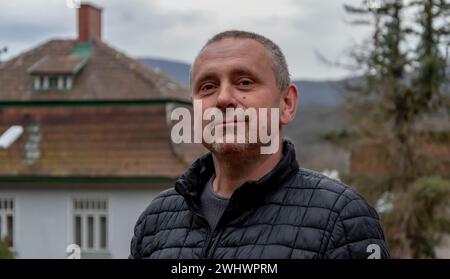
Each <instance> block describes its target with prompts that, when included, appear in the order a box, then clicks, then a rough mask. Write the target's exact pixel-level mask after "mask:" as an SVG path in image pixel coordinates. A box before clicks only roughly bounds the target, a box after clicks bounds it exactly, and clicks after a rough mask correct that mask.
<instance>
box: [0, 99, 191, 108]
mask: <svg viewBox="0 0 450 279" xmlns="http://www.w3.org/2000/svg"><path fill="white" fill-rule="evenodd" d="M168 103H175V104H180V105H192V103H191V102H190V101H181V100H172V99H156V100H142V99H135V100H60V101H48V100H46V101H36V100H33V101H1V100H0V108H35V107H116V106H118V107H122V106H152V105H164V104H168Z"/></svg>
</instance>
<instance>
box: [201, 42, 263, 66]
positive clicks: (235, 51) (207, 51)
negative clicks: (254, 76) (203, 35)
mask: <svg viewBox="0 0 450 279" xmlns="http://www.w3.org/2000/svg"><path fill="white" fill-rule="evenodd" d="M236 59H248V60H253V61H254V62H255V63H257V64H260V63H270V58H269V52H268V51H267V49H266V48H265V47H264V46H263V45H262V44H261V43H259V42H257V41H255V40H252V39H247V38H245V39H242V38H225V39H222V40H220V41H217V42H213V43H211V44H210V45H208V46H206V47H205V48H204V49H203V50H202V51H201V52H200V53H199V55H198V56H197V58H196V59H195V61H194V64H193V69H192V70H193V73H194V72H198V70H199V66H200V67H201V66H202V65H205V64H208V62H211V63H213V62H221V61H223V62H226V61H236ZM247 66H250V67H251V66H252V65H247ZM255 66H256V65H255Z"/></svg>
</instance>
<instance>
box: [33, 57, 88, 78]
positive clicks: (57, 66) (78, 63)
mask: <svg viewBox="0 0 450 279" xmlns="http://www.w3.org/2000/svg"><path fill="white" fill-rule="evenodd" d="M87 60H88V58H85V57H81V56H73V55H46V56H44V57H42V58H41V59H40V60H39V61H38V62H36V63H35V64H33V65H32V66H31V67H30V68H29V69H28V72H29V73H30V74H32V75H58V74H63V75H67V74H76V73H77V72H78V70H79V69H81V67H82V66H83V64H84V63H86V62H87Z"/></svg>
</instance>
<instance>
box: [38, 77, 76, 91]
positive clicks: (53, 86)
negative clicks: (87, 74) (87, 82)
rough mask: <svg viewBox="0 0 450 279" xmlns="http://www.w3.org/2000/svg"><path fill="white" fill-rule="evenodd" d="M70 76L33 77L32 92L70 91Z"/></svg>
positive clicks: (71, 79) (71, 78)
mask: <svg viewBox="0 0 450 279" xmlns="http://www.w3.org/2000/svg"><path fill="white" fill-rule="evenodd" d="M72 81H73V77H72V76H63V75H60V76H36V77H34V85H33V89H34V90H44V91H45V90H59V91H64V90H70V89H72V84H73V82H72Z"/></svg>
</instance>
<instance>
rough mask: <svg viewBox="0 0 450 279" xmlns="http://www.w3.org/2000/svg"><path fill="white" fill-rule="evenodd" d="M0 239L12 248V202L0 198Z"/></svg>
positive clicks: (11, 200)
mask: <svg viewBox="0 0 450 279" xmlns="http://www.w3.org/2000/svg"><path fill="white" fill-rule="evenodd" d="M0 239H1V240H2V241H6V242H8V244H9V247H13V246H14V200H13V199H5V198H0Z"/></svg>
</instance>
